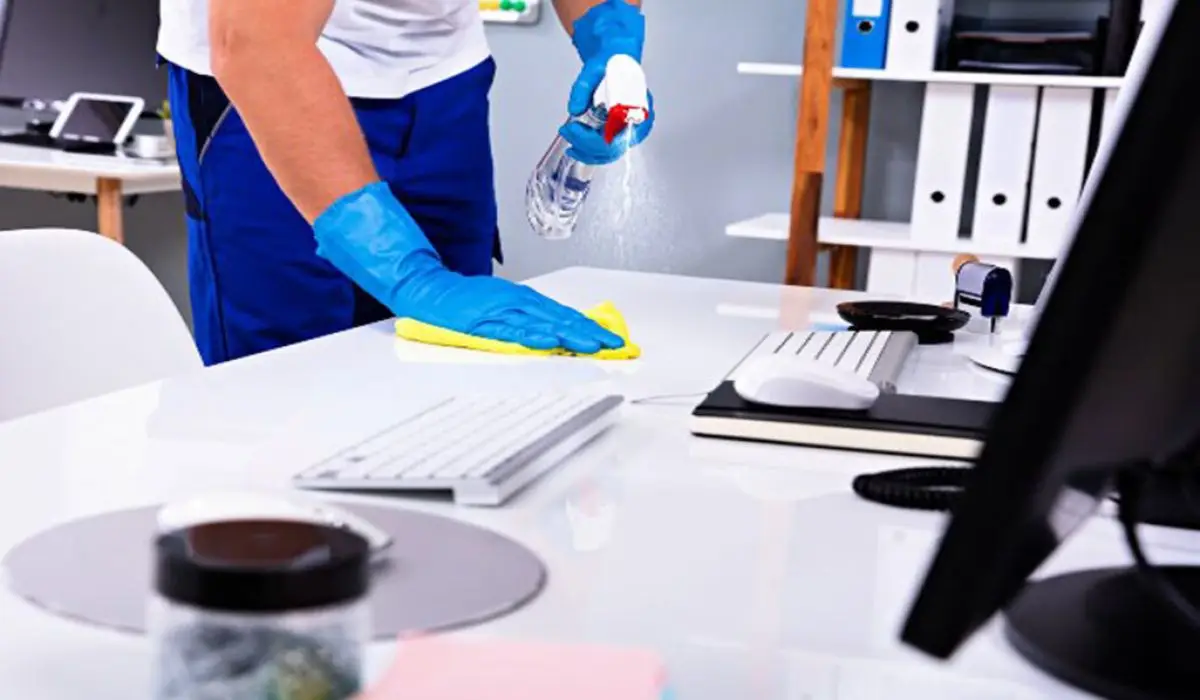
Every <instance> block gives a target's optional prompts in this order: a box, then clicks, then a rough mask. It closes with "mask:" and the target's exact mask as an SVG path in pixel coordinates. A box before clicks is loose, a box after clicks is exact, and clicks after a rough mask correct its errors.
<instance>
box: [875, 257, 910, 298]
mask: <svg viewBox="0 0 1200 700" xmlns="http://www.w3.org/2000/svg"><path fill="white" fill-rule="evenodd" d="M916 264H917V253H916V252H914V251H911V250H889V249H887V248H872V249H871V258H870V260H869V261H868V264H867V289H866V291H867V293H869V294H877V295H879V296H896V297H900V298H901V299H911V298H912V293H913V278H914V276H915V274H916Z"/></svg>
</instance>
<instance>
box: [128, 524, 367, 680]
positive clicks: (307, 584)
mask: <svg viewBox="0 0 1200 700" xmlns="http://www.w3.org/2000/svg"><path fill="white" fill-rule="evenodd" d="M369 550H370V547H369V545H368V544H367V542H366V540H364V539H363V538H361V537H359V536H358V535H356V534H353V533H350V532H348V531H346V530H341V529H334V528H326V527H323V526H318V525H310V524H307V523H298V522H278V521H245V522H223V523H211V524H206V525H198V526H194V527H191V528H187V529H184V530H179V531H175V532H171V533H167V534H164V535H161V536H160V537H159V539H158V540H157V542H156V565H155V595H154V596H153V597H152V599H151V601H150V604H149V611H148V612H149V622H150V631H151V637H152V639H153V642H154V646H155V665H154V670H153V676H154V680H153V689H152V691H151V693H150V698H152V699H153V700H260V699H262V698H297V699H298V698H315V699H319V700H349V698H352V697H354V696H356V695H357V694H358V693H359V692H361V690H362V677H361V674H362V657H363V650H364V648H365V646H366V644H367V642H368V641H369V639H370V617H369V610H368V607H367V593H368V588H369V580H370V566H369V562H370V553H369Z"/></svg>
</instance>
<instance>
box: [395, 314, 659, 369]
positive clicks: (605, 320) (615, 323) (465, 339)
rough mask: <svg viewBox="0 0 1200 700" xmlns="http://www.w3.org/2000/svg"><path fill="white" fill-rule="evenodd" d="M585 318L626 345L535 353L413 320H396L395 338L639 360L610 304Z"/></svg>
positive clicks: (482, 348)
mask: <svg viewBox="0 0 1200 700" xmlns="http://www.w3.org/2000/svg"><path fill="white" fill-rule="evenodd" d="M583 315H584V316H587V317H588V318H590V319H592V320H593V321H595V322H596V323H599V324H600V325H601V326H603V327H604V328H605V329H607V330H609V331H612V332H613V333H616V334H617V335H619V336H620V337H621V339H622V340H624V341H625V345H623V346H622V347H619V348H617V349H615V350H601V351H600V352H597V353H594V354H591V355H580V354H579V353H574V352H570V351H568V350H562V349H558V350H533V349H531V348H527V347H525V346H524V345H519V344H517V343H508V342H504V341H501V340H491V339H489V338H480V337H478V336H474V335H468V334H466V333H459V332H458V331H451V330H447V329H445V328H439V327H438V326H431V325H429V324H428V323H422V322H421V321H414V320H413V319H411V318H402V319H400V320H398V321H396V335H398V336H400V337H401V338H404V339H405V340H411V341H413V342H417V343H425V344H427V345H443V346H446V347H451V348H464V349H467V350H480V351H482V352H493V353H498V354H501V355H541V356H547V357H549V356H570V357H587V358H590V359H593V360H636V359H637V358H639V357H641V355H642V349H641V348H639V347H638V346H637V345H634V344H633V342H632V341H630V339H629V327H628V326H626V325H625V317H624V316H622V315H621V312H620V311H617V308H616V307H615V306H613V305H612V304H611V303H609V302H604V303H603V304H600V305H599V306H596V307H594V308H592V309H591V310H589V311H585V312H584V314H583Z"/></svg>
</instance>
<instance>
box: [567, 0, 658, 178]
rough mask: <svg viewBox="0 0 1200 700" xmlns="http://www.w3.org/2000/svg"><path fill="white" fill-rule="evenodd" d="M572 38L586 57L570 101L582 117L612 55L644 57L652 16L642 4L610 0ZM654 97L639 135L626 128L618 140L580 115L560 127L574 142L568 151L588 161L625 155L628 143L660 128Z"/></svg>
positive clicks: (582, 21)
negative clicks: (608, 137) (648, 20)
mask: <svg viewBox="0 0 1200 700" xmlns="http://www.w3.org/2000/svg"><path fill="white" fill-rule="evenodd" d="M571 41H572V43H574V44H575V50H576V51H577V52H578V53H579V58H580V59H581V60H582V61H583V68H582V69H581V70H580V72H579V77H578V78H576V79H575V84H574V85H573V86H572V87H571V97H570V99H569V100H568V101H567V111H568V112H569V113H570V114H571V116H575V117H577V116H579V115H581V114H583V113H584V112H586V111H588V110H589V109H591V107H592V96H593V95H594V94H595V92H596V88H598V87H600V83H601V81H603V80H604V73H605V71H606V70H607V68H608V59H610V58H612V57H613V56H616V55H617V54H627V55H629V56H632V57H633V58H634V59H635V60H637V61H638V62H639V63H640V62H641V60H642V47H643V45H644V44H645V41H646V18H645V16H643V15H642V11H641V9H640V8H638V7H636V6H635V5H631V4H629V3H628V2H626V1H625V0H604V1H603V2H601V3H600V4H598V5H596V6H595V7H593V8H592V9H590V10H588V11H587V12H586V13H585V14H584V15H583V16H582V17H580V18H579V19H578V20H576V21H575V25H574V27H573V28H572V36H571ZM649 98H650V99H649V105H648V106H649V108H650V114H649V115H648V116H647V118H646V121H644V122H642V123H641V124H639V125H637V126H636V127H634V130H633V136H632V137H629V138H627V137H626V135H625V134H621V135H619V136H617V138H616V139H614V140H613V142H612V143H607V142H605V140H604V133H603V131H602V130H600V129H593V128H589V127H588V126H586V125H584V124H581V123H579V122H576V121H570V122H567V123H566V124H564V125H563V126H562V128H561V129H559V133H560V134H562V137H563V138H564V139H566V140H567V142H568V143H570V144H571V149H570V150H569V151H568V154H569V155H570V156H571V157H572V158H575V159H576V160H578V161H580V162H581V163H586V164H588V165H608V164H609V163H613V162H616V161H617V160H619V159H620V158H621V156H623V155H625V151H626V150H627V149H628V148H630V147H632V146H636V145H638V144H640V143H642V142H643V141H645V140H646V138H647V137H648V136H650V132H651V131H652V130H653V128H654V96H653V95H650V96H649Z"/></svg>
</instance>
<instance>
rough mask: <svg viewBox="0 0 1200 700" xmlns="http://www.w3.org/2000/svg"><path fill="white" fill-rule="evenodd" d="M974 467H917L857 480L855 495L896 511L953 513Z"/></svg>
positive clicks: (867, 476) (854, 485) (858, 477)
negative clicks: (896, 509) (900, 509)
mask: <svg viewBox="0 0 1200 700" xmlns="http://www.w3.org/2000/svg"><path fill="white" fill-rule="evenodd" d="M970 472H971V467H913V468H909V469H895V470H892V471H886V472H879V473H877V474H862V475H860V476H857V477H855V478H854V482H853V484H852V487H853V489H854V493H856V494H858V496H859V497H860V498H863V499H865V500H868V501H872V502H874V503H879V504H882V505H885V506H893V507H895V508H906V509H909V510H925V511H950V510H953V508H954V504H955V503H957V501H958V498H959V495H960V494H962V491H963V489H964V488H966V483H967V475H968V474H970Z"/></svg>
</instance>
